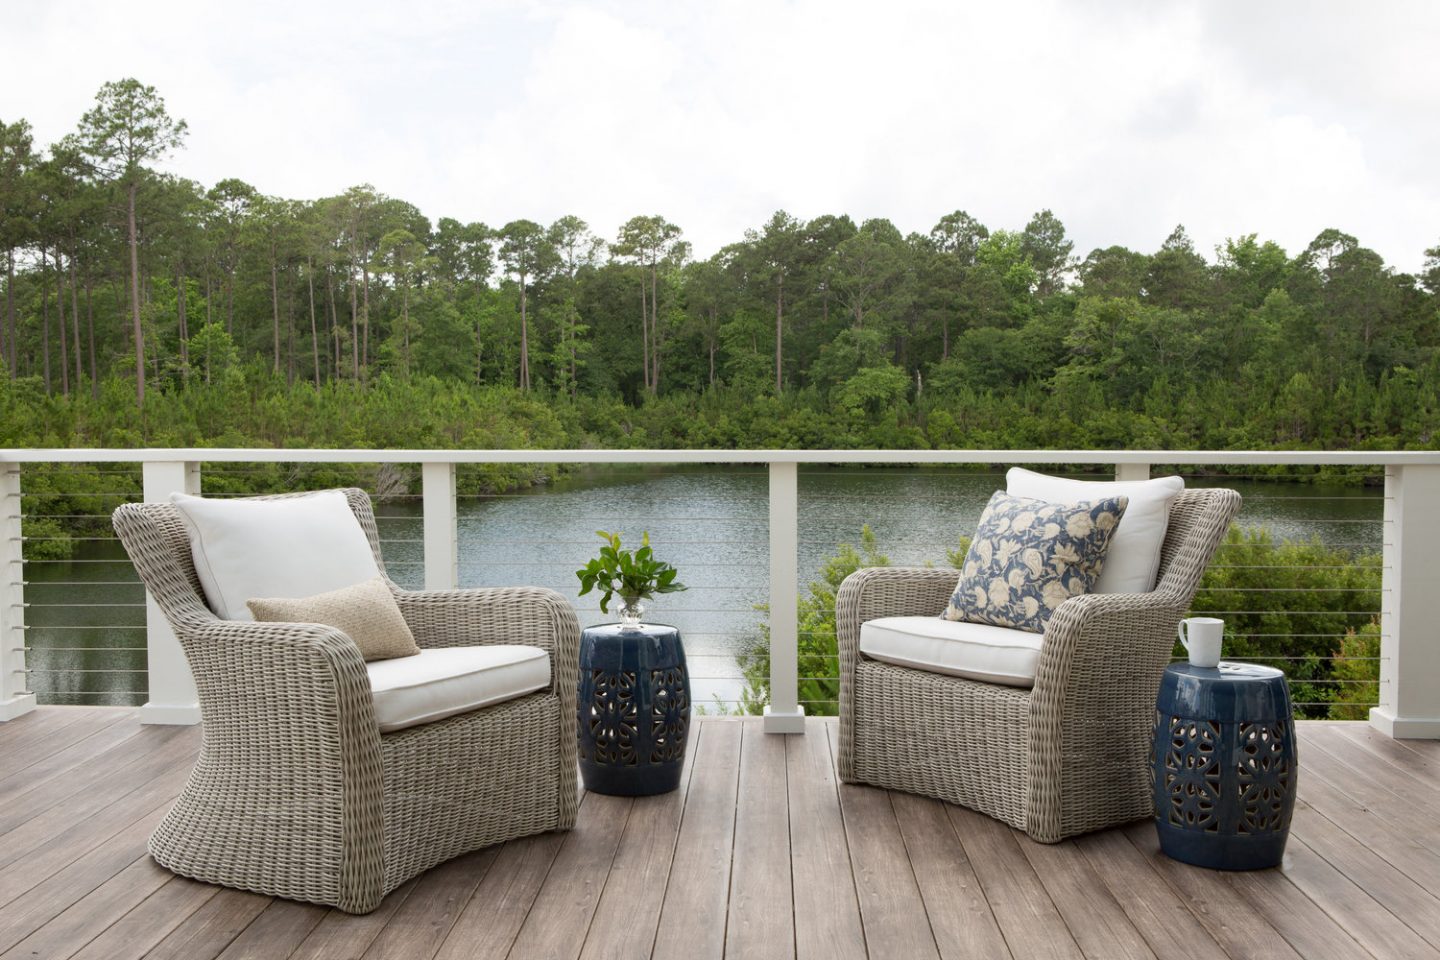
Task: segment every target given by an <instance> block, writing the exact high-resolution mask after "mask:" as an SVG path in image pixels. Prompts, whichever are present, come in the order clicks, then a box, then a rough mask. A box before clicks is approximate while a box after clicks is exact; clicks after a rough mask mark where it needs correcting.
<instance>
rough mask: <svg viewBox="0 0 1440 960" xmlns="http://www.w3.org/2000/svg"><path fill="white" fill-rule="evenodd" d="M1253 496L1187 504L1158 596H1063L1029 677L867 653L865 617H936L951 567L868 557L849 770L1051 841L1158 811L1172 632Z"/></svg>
mask: <svg viewBox="0 0 1440 960" xmlns="http://www.w3.org/2000/svg"><path fill="white" fill-rule="evenodd" d="M1239 509H1240V495H1239V494H1238V493H1236V492H1235V491H1233V490H1191V491H1188V492H1185V493H1182V494H1181V495H1180V497H1179V498H1178V499H1177V500H1176V501H1175V504H1174V506H1173V507H1172V510H1171V514H1170V524H1169V528H1168V530H1167V533H1166V537H1165V544H1164V547H1163V550H1162V555H1161V562H1160V575H1159V580H1158V582H1157V584H1156V586H1155V589H1154V590H1153V591H1152V592H1150V593H1128V594H1126V593H1112V594H1089V595H1087V596H1080V597H1073V598H1071V599H1069V600H1067V601H1065V602H1064V603H1063V604H1061V606H1060V607H1059V608H1058V609H1057V610H1056V611H1055V614H1054V616H1053V617H1052V618H1051V619H1050V622H1049V625H1048V626H1047V627H1046V630H1045V637H1044V643H1043V647H1042V649H1041V654H1040V662H1039V665H1038V667H1037V671H1036V676H1035V685H1034V687H1033V688H1031V689H1029V690H1026V689H1022V688H1016V687H1007V686H999V685H996V684H990V683H983V682H979V681H975V680H967V679H963V678H960V677H953V676H945V675H942V674H938V673H929V672H926V671H921V670H915V669H910V668H907V667H901V666H895V665H892V664H888V663H882V662H880V661H878V660H872V659H869V658H868V657H865V656H863V655H861V653H860V649H859V644H860V625H861V624H862V623H864V622H865V621H867V620H874V619H877V618H880V617H892V616H915V615H921V614H939V612H940V611H941V610H943V609H944V608H945V604H946V601H947V600H948V599H949V597H950V594H951V593H952V592H953V591H954V589H955V582H956V573H955V571H953V570H936V569H906V568H891V567H881V568H874V569H868V570H860V571H857V572H855V573H853V574H851V575H850V576H849V577H848V578H846V580H845V582H844V583H843V584H841V586H840V591H839V593H838V595H837V596H836V602H835V605H836V632H837V634H838V639H839V647H840V756H839V770H840V778H841V779H842V780H845V781H847V782H851V783H868V784H873V785H874V786H878V787H886V788H889V789H893V790H902V791H905V792H908V793H918V794H922V795H924V796H928V797H936V798H939V799H941V800H946V801H949V802H950V803H956V804H960V805H962V806H966V807H970V808H972V809H975V810H979V811H981V812H982V813H986V814H989V815H990V816H992V817H995V818H997V819H999V820H1003V821H1004V822H1006V823H1008V824H1010V825H1011V826H1013V827H1016V828H1018V829H1021V830H1024V831H1025V832H1026V833H1028V834H1029V835H1030V836H1031V837H1033V838H1034V839H1036V840H1039V841H1041V842H1044V843H1055V842H1057V841H1059V840H1062V839H1064V838H1065V837H1069V836H1073V835H1075V834H1078V833H1085V832H1087V831H1090V830H1098V829H1101V828H1104V827H1109V826H1114V825H1116V824H1120V823H1126V822H1128V821H1131V820H1137V819H1140V818H1142V817H1147V816H1150V815H1151V812H1152V811H1151V799H1150V784H1149V774H1148V770H1149V751H1150V739H1151V731H1152V728H1153V724H1154V720H1155V694H1156V691H1157V689H1158V688H1159V683H1160V675H1161V673H1162V672H1163V671H1164V668H1165V664H1166V663H1167V662H1169V659H1170V652H1171V650H1172V648H1173V645H1174V643H1175V629H1176V625H1177V624H1178V623H1179V621H1180V618H1181V617H1183V616H1184V615H1185V611H1186V610H1187V609H1188V608H1189V606H1190V602H1191V600H1192V599H1193V598H1194V596H1195V590H1196V588H1197V587H1198V586H1199V582H1200V577H1201V574H1203V573H1204V571H1205V567H1206V566H1207V565H1208V564H1209V562H1210V559H1211V557H1212V556H1213V555H1214V553H1215V549H1216V547H1217V546H1218V544H1219V543H1220V540H1221V538H1223V537H1224V535H1225V532H1226V531H1227V530H1228V529H1229V527H1230V522H1231V521H1232V520H1233V519H1234V517H1235V514H1236V513H1237V512H1238V511H1239Z"/></svg>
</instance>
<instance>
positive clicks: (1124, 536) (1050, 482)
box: [1005, 467, 1185, 593]
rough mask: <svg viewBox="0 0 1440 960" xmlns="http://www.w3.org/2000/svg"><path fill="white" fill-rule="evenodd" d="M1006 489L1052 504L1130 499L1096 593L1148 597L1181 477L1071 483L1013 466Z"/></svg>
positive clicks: (1019, 495)
mask: <svg viewBox="0 0 1440 960" xmlns="http://www.w3.org/2000/svg"><path fill="white" fill-rule="evenodd" d="M1005 489H1006V491H1007V492H1009V493H1011V494H1013V495H1014V496H1017V497H1034V498H1036V499H1037V500H1048V501H1050V502H1051V503H1083V502H1085V501H1088V500H1099V499H1103V498H1105V497H1120V496H1123V497H1128V498H1129V499H1130V503H1129V506H1127V507H1126V508H1125V516H1123V517H1121V518H1120V526H1119V527H1117V528H1116V529H1115V535H1114V537H1112V538H1111V540H1110V547H1109V549H1108V550H1107V551H1106V553H1105V566H1104V567H1103V568H1102V570H1101V572H1100V581H1099V582H1098V583H1097V584H1096V585H1095V588H1094V590H1093V591H1092V592H1094V593H1149V592H1150V591H1151V590H1153V589H1155V575H1156V574H1157V573H1159V571H1160V548H1161V547H1163V546H1164V545H1165V531H1166V530H1167V529H1168V528H1169V526H1170V506H1171V504H1173V503H1174V502H1175V498H1176V497H1178V496H1180V493H1181V492H1182V491H1183V490H1184V489H1185V481H1184V480H1183V479H1182V478H1180V477H1156V478H1155V479H1154V480H1126V481H1115V482H1111V481H1105V480H1070V479H1067V478H1065V477H1047V476H1046V475H1045V474H1043V473H1036V472H1034V471H1033V470H1024V469H1022V468H1020V467H1011V468H1010V471H1009V472H1008V473H1006V474H1005Z"/></svg>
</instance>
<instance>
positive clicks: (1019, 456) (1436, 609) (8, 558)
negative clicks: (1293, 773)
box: [0, 448, 1440, 737]
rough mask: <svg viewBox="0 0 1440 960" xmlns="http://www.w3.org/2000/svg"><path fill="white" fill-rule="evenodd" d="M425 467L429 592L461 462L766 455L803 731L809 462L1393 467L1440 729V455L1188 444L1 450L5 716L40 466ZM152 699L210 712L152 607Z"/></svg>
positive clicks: (1399, 539)
mask: <svg viewBox="0 0 1440 960" xmlns="http://www.w3.org/2000/svg"><path fill="white" fill-rule="evenodd" d="M202 462H204V463H209V464H215V463H370V464H374V463H398V464H417V463H418V464H420V465H421V479H422V495H421V500H422V504H423V558H424V578H423V582H424V584H425V586H426V587H427V588H434V589H444V588H449V587H454V586H456V585H457V574H458V544H459V536H458V511H457V509H456V478H455V468H456V465H457V464H484V463H502V464H510V463H526V464H541V463H553V464H629V465H634V464H753V465H761V466H763V467H764V468H765V469H766V470H767V471H768V475H769V498H768V499H769V565H770V592H769V598H768V603H769V614H768V615H769V627H770V644H771V646H770V706H769V708H768V709H767V711H766V729H767V730H770V731H772V732H780V733H785V732H801V731H803V729H804V727H803V717H804V709H803V705H802V704H801V703H799V702H798V692H797V691H798V677H797V640H798V628H797V622H796V601H797V599H798V596H799V588H800V585H799V578H798V566H799V565H798V546H799V542H800V541H799V491H798V482H797V478H798V468H799V466H800V465H802V464H814V465H830V464H871V465H914V464H926V465H951V464H1001V465H1009V464H1075V465H1104V466H1107V467H1113V468H1114V470H1115V473H1116V476H1117V478H1119V479H1125V480H1132V479H1142V478H1144V477H1146V476H1148V475H1149V471H1150V466H1151V465H1152V464H1157V463H1159V464H1167V465H1207V466H1209V465H1254V466H1274V465H1310V466H1327V465H1336V466H1361V467H1383V468H1384V470H1385V501H1384V519H1383V523H1384V532H1383V540H1382V542H1383V548H1382V557H1383V573H1382V594H1381V596H1382V601H1381V675H1380V685H1379V689H1380V696H1379V701H1380V702H1379V705H1378V706H1376V707H1375V708H1374V709H1372V710H1371V712H1370V720H1371V723H1372V724H1374V725H1375V726H1376V727H1377V728H1379V729H1380V730H1382V731H1384V732H1385V733H1387V734H1389V735H1391V736H1400V737H1440V626H1437V624H1440V452H1430V451H1424V452H1421V451H1356V452H1348V451H1347V452H1314V451H1174V450H1164V451H1161V450H1135V451H1100V450H943V451H933V450H927V451H919V450H317V449H211V448H180V449H141V450H114V449H49V450H25V449H10V450H0V670H3V678H0V720H3V719H10V718H12V717H15V716H19V715H20V714H22V713H25V712H27V711H29V710H30V709H33V707H34V705H35V696H34V694H33V693H32V692H30V690H29V688H28V684H27V677H28V676H29V673H28V670H27V666H26V643H25V610H26V606H27V603H26V598H25V586H26V577H25V573H24V564H25V559H24V556H23V544H24V540H23V537H22V534H21V520H22V507H21V494H22V488H23V483H24V465H25V464H27V463H52V464H53V463H138V464H140V465H141V469H142V478H143V497H144V499H145V500H146V501H159V500H166V499H168V498H169V495H170V494H171V493H172V492H174V491H177V490H178V491H185V492H190V493H199V492H200V480H201V477H200V464H201V463H202ZM145 633H146V648H147V649H146V654H147V659H148V680H149V683H148V690H149V701H148V702H147V703H146V704H145V705H144V707H143V708H142V710H143V716H144V718H145V719H146V720H147V721H148V722H154V723H194V722H196V721H197V720H198V719H199V711H198V708H197V707H196V705H195V699H196V698H195V688H194V684H193V682H192V681H191V678H190V674H189V670H188V668H187V666H186V664H185V660H184V657H183V655H182V653H181V651H180V649H179V645H178V643H177V642H176V640H175V637H174V635H173V634H172V633H171V632H170V630H169V627H168V625H167V624H166V622H165V619H164V617H163V616H162V615H161V614H160V612H159V610H158V608H157V607H156V606H155V604H154V602H153V601H151V600H149V599H148V598H147V603H146V619H145Z"/></svg>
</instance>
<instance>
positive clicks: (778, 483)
mask: <svg viewBox="0 0 1440 960" xmlns="http://www.w3.org/2000/svg"><path fill="white" fill-rule="evenodd" d="M799 474H800V470H799V464H797V463H795V462H794V461H790V462H780V461H774V460H772V461H770V705H769V706H767V707H766V708H765V732H766V733H804V732H805V709H804V708H803V707H802V706H800V703H799V697H800V679H799V670H798V657H799V640H800V635H799V624H798V622H797V619H796V618H797V616H798V612H797V609H796V604H797V603H798V601H799V599H800V483H799Z"/></svg>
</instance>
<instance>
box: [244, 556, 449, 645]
mask: <svg viewBox="0 0 1440 960" xmlns="http://www.w3.org/2000/svg"><path fill="white" fill-rule="evenodd" d="M245 605H246V606H247V607H249V608H250V612H251V613H252V614H254V615H255V619H256V620H259V621H262V622H267V623H321V624H324V625H325V626H327V627H335V628H336V629H339V630H343V631H345V633H346V635H348V636H349V637H350V639H351V640H354V641H355V646H357V647H359V648H360V655H361V656H362V657H364V658H365V659H366V660H389V659H392V658H394V657H412V656H414V655H416V654H417V653H419V652H420V648H419V647H418V646H416V644H415V635H414V634H412V633H411V632H410V626H409V625H408V624H407V623H406V622H405V618H404V616H402V615H401V613H400V605H399V604H398V603H396V602H395V597H394V595H393V594H391V592H390V588H389V586H387V585H386V583H385V581H384V579H382V578H381V577H374V578H372V579H370V580H366V581H364V582H362V583H357V584H355V585H354V586H352V587H342V588H341V589H339V590H331V591H330V592H329V593H317V594H316V595H315V596H313V597H300V598H299V599H295V600H290V599H286V598H283V597H274V598H268V599H267V598H256V599H254V600H247V601H245Z"/></svg>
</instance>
